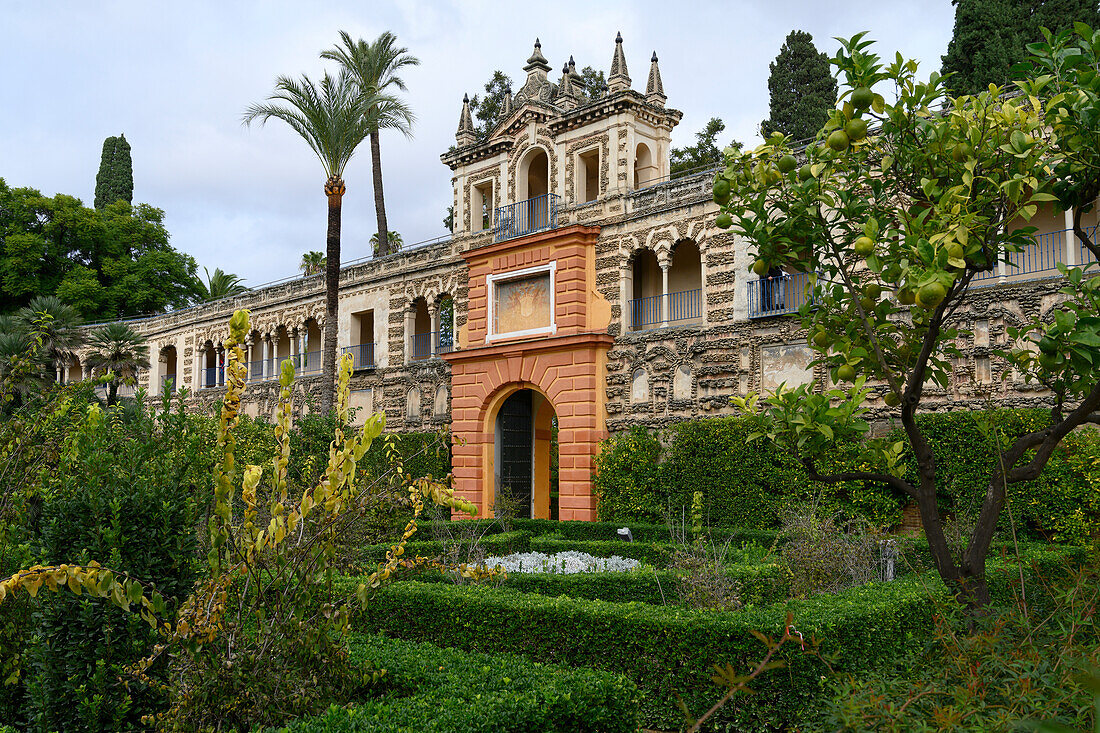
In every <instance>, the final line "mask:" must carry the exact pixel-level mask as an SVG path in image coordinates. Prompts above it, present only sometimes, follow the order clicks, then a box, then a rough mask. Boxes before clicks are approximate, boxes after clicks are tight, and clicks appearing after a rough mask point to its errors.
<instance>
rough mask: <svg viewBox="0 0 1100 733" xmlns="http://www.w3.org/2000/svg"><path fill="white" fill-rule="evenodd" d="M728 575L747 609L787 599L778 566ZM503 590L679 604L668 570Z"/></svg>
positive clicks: (517, 581) (529, 582)
mask: <svg viewBox="0 0 1100 733" xmlns="http://www.w3.org/2000/svg"><path fill="white" fill-rule="evenodd" d="M728 574H729V576H730V577H732V578H734V579H736V580H737V581H738V582H739V583H740V584H741V602H742V603H744V604H746V605H760V604H768V603H776V602H778V601H782V600H785V599H786V597H787V583H786V581H785V579H784V578H783V572H782V570H781V569H780V567H779V566H778V565H774V564H771V565H758V564H743V565H735V566H732V567H730V568H729V570H728ZM416 580H418V581H420V582H422V583H448V584H450V583H453V582H454V581H453V580H452V579H451V578H450V577H449V576H446V575H444V574H442V573H434V572H433V573H422V574H420V575H417V576H416ZM495 586H496V587H499V588H509V589H511V590H515V591H518V592H520V593H535V594H538V595H540V596H551V597H556V596H568V597H570V598H586V599H589V600H599V601H609V602H611V603H629V602H631V601H636V602H638V603H646V604H649V605H651V606H662V605H667V604H675V603H676V600H677V595H676V574H675V573H672V572H669V571H667V570H655V571H654V570H651V571H648V572H646V571H638V572H627V573H618V572H612V573H572V574H569V575H563V574H561V573H509V574H508V577H507V578H505V579H504V580H499V581H495Z"/></svg>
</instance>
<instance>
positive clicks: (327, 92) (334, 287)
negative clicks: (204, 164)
mask: <svg viewBox="0 0 1100 733" xmlns="http://www.w3.org/2000/svg"><path fill="white" fill-rule="evenodd" d="M387 99H389V100H391V101H392V98H389V97H387V96H386V95H384V94H381V93H378V94H371V95H364V94H360V92H359V89H358V87H357V86H356V85H355V83H354V81H353V80H352V79H351V77H350V76H349V75H348V73H347V71H346V70H342V71H340V73H339V75H338V76H335V77H333V76H331V75H329V73H328V72H325V75H324V76H323V77H322V78H321V80H320V81H319V82H317V83H314V82H313V81H312V80H311V79H310V78H309V77H308V76H306V75H304V74H303V75H302V78H301V79H300V80H295V79H291V78H290V77H286V76H280V77H279V78H278V79H276V80H275V91H274V93H272V95H271V96H270V97H268V101H269V103H267V104H254V105H252V106H251V107H249V108H248V111H247V112H246V113H245V115H244V123H245V124H246V125H251V124H252V123H253V122H255V121H257V120H258V121H259V122H260V124H264V123H266V122H267V121H268V120H270V119H277V120H282V121H283V122H285V123H286V124H287V125H289V126H290V128H291V129H292V130H294V131H295V132H296V133H298V134H299V135H301V137H302V139H304V140H305V141H306V144H308V145H309V147H310V149H311V150H313V152H314V153H315V154H316V155H317V157H318V158H319V159H320V161H321V165H322V166H323V167H324V170H325V175H326V176H327V178H326V180H325V195H326V196H327V197H328V236H327V240H326V247H327V252H326V253H325V339H324V354H323V357H324V358H323V359H322V371H321V376H322V384H321V412H322V413H323V414H328V412H329V411H330V410H331V409H332V398H333V394H334V392H335V390H336V325H337V324H336V308H337V298H338V296H339V286H340V207H341V204H342V203H343V196H344V192H345V191H346V190H347V188H346V186H345V185H344V167H345V166H347V164H348V161H349V160H351V156H352V155H354V154H355V149H356V148H357V147H358V146H359V143H361V142H363V140H365V139H366V137H367V135H369V134H370V130H371V128H370V121H369V119H370V118H369V116H368V115H367V114H366V112H367V110H368V109H370V108H371V107H373V106H377V105H378V104H382V103H383V102H385V101H386V100H387ZM270 102H274V104H272V103H270Z"/></svg>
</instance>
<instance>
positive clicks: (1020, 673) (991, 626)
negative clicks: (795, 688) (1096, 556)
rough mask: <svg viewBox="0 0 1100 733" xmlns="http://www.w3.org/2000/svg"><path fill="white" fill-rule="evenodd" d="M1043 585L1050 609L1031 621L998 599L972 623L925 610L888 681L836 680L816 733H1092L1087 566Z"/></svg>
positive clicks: (1098, 663) (1094, 661)
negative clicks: (921, 628) (921, 635)
mask: <svg viewBox="0 0 1100 733" xmlns="http://www.w3.org/2000/svg"><path fill="white" fill-rule="evenodd" d="M1044 580H1046V581H1047V583H1048V584H1051V590H1052V593H1051V594H1050V600H1051V602H1050V604H1049V608H1044V609H1042V611H1039V612H1037V611H1036V609H1035V608H1034V607H1033V606H1032V605H1031V604H1030V603H1025V602H1023V601H1022V599H1021V598H1019V597H1017V598H1015V599H1013V598H1007V599H1001V605H1000V607H994V608H991V609H990V613H989V614H988V615H984V616H981V617H979V618H977V619H975V618H974V617H973V616H970V615H965V616H964V615H963V614H961V613H960V612H959V610H958V608H957V607H955V606H953V605H948V604H944V603H942V602H940V603H935V608H936V616H935V618H936V623H935V627H934V632H933V634H932V635H931V638H930V639H929V640H928V642H927V643H925V644H919V645H914V646H913V648H911V649H910V650H908V652H907V653H906V654H904V655H902V656H901V657H899V658H898V660H897V661H896V663H895V664H894V665H893V667H892V669H891V670H890V671H889V672H885V671H884V672H882V673H878V674H875V675H871V676H867V675H844V676H842V677H839V678H837V680H836V681H835V683H834V685H833V693H834V694H833V696H832V699H831V700H830V701H829V702H828V703H827V704H826V705H825V706H824V709H823V713H824V714H823V721H822V727H823V728H825V729H828V730H881V731H918V732H919V731H933V730H955V731H987V730H1019V729H1027V728H1025V727H1024V726H1023V725H1022V724H1023V723H1025V722H1027V721H1040V720H1041V721H1047V722H1050V723H1057V724H1059V725H1060V726H1065V727H1058V728H1044V729H1043V730H1093V728H1094V726H1095V725H1097V723H1098V721H1097V715H1098V713H1100V707H1098V706H1096V705H1095V704H1094V694H1095V691H1097V690H1100V686H1098V682H1100V680H1096V679H1095V677H1093V681H1092V682H1091V683H1090V682H1089V677H1090V675H1093V676H1094V675H1095V674H1096V670H1097V669H1100V625H1098V623H1097V611H1098V610H1100V609H1098V600H1100V575H1098V573H1097V571H1096V568H1095V565H1093V566H1092V567H1090V568H1081V569H1079V570H1077V571H1074V572H1071V573H1070V574H1069V575H1068V577H1066V576H1063V577H1061V578H1057V579H1051V578H1045V579H1044ZM1052 580H1053V583H1051V581H1052ZM1031 597H1033V596H1029V598H1031ZM1005 601H1007V604H1006V603H1005ZM975 625H976V628H974V627H975ZM1090 687H1092V689H1091V690H1090V689H1089V688H1090Z"/></svg>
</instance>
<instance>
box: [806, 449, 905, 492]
mask: <svg viewBox="0 0 1100 733" xmlns="http://www.w3.org/2000/svg"><path fill="white" fill-rule="evenodd" d="M802 465H803V466H804V467H805V469H806V474H807V475H808V476H809V477H810V479H811V480H813V481H819V482H821V483H823V484H839V483H841V482H842V481H875V482H877V483H880V484H888V485H889V486H891V487H893V488H895V489H897V490H898V491H901V492H903V493H905V494H906V495H908V496H911V497H912V498H914V499H916V498H918V497H917V489H916V488H915V487H914V486H913V485H912V484H911V483H909V482H908V481H906V480H905V479H900V478H898V477H897V476H892V475H890V474H888V473H877V472H874V471H841V472H839V473H830V474H827V475H822V474H820V473H818V471H817V467H816V466H815V465H814V461H813V459H812V458H809V457H805V458H802Z"/></svg>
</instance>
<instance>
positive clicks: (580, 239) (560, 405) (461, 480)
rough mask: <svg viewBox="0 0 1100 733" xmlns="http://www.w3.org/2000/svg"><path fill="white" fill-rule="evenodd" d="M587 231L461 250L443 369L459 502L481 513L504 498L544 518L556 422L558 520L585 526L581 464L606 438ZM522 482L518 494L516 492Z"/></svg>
mask: <svg viewBox="0 0 1100 733" xmlns="http://www.w3.org/2000/svg"><path fill="white" fill-rule="evenodd" d="M598 234H599V228H598V227H587V226H579V225H577V226H569V227H564V228H561V229H550V230H548V231H543V232H539V233H536V234H531V235H528V236H525V237H520V238H517V239H512V240H509V241H504V242H497V243H493V244H489V245H486V246H483V247H478V248H476V249H472V250H470V251H468V252H466V253H465V254H463V257H464V258H465V259H466V262H467V264H468V266H469V272H470V286H469V292H470V295H469V310H468V314H469V317H468V319H467V321H466V324H465V325H464V326H462V327H461V328H460V329H459V333H458V343H459V346H460V348H459V349H458V350H457V351H454V352H453V353H449V354H444V355H443V358H444V359H446V360H447V361H448V362H449V363H450V365H451V370H452V371H451V390H452V392H451V395H452V396H451V418H452V423H451V432H452V434H453V436H454V439H455V447H454V452H453V456H454V458H453V470H454V475H455V483H456V489H457V491H458V493H459V494H461V495H462V496H464V497H465V498H467V499H469V500H470V501H472V502H474V503H475V504H477V505H478V507H479V508H480V510H481V511H482V512H488V511H490V510H491V508H492V507H493V506H494V504H495V503H496V499H497V497H498V495H500V494H501V493H503V492H504V490H505V489H507V490H508V491H509V492H510V493H511V494H513V495H514V496H515V498H517V499H519V503H520V504H521V505H522V506H520V507H517V509H518V510H519V511H520V513H521V515H522V512H524V511H525V507H529V509H526V511H530V513H531V515H532V516H534V517H537V518H541V519H549V518H550V441H551V424H552V421H553V418H554V417H555V415H556V416H557V418H558V430H559V432H558V440H559V445H560V450H559V464H558V465H559V471H558V493H559V504H558V506H559V509H558V514H559V517H560V518H561V519H595V514H596V512H595V502H594V500H593V497H592V461H593V458H594V457H595V455H596V452H597V451H598V450H599V443H600V441H601V440H602V439H603V438H605V437H606V436H607V428H606V423H607V412H606V408H605V406H604V403H605V399H606V397H605V394H606V393H605V391H604V388H603V387H604V385H605V384H606V381H607V350H608V349H609V348H610V347H611V344H612V342H613V339H612V337H611V336H609V335H608V333H607V324H608V322H609V321H610V319H611V305H610V304H609V303H608V302H607V300H606V299H604V298H603V296H601V295H600V294H599V293H598V292H597V291H596V288H595V282H594V280H595V258H596V252H595V244H596V238H597V236H598ZM523 479H527V481H528V483H527V484H523Z"/></svg>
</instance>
